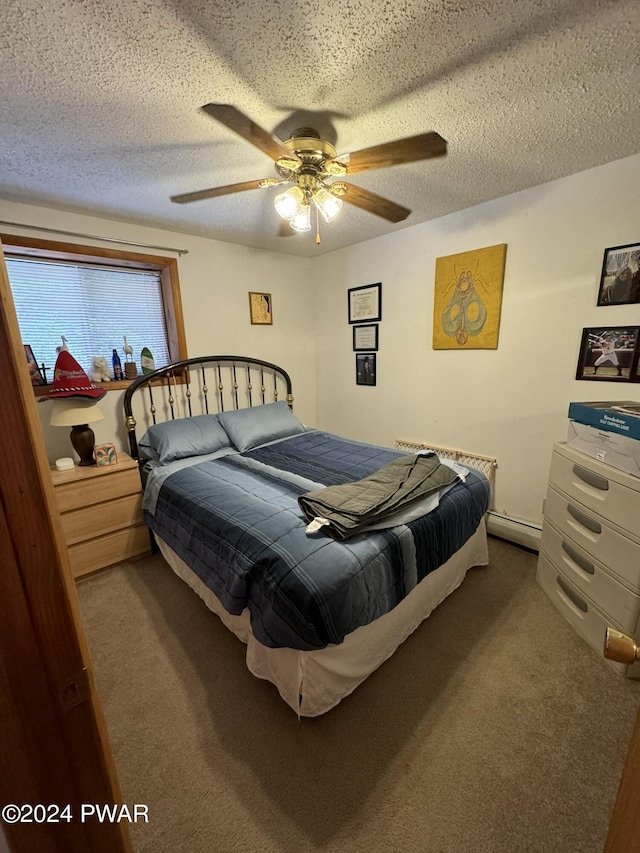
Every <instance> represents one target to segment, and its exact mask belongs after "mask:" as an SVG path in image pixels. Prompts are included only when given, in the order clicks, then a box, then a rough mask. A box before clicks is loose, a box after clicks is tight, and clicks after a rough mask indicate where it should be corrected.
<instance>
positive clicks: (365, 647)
mask: <svg viewBox="0 0 640 853" xmlns="http://www.w3.org/2000/svg"><path fill="white" fill-rule="evenodd" d="M156 540H157V542H158V547H159V548H160V551H161V553H162V555H163V557H164V558H165V560H166V561H167V563H168V564H169V565H170V566H171V568H172V569H173V571H174V572H175V573H176V574H177V575H178V577H180V578H181V579H182V580H183V581H184V582H185V583H186V584H188V586H190V587H191V588H192V589H193V590H194V591H195V592H196V593H197V594H198V595H199V596H200V598H202V600H203V601H204V603H205V604H206V605H207V607H208V608H209V609H210V610H213V612H214V613H216V614H217V615H218V616H219V617H220V619H221V620H222V621H223V622H224V624H225V625H226V626H227V628H229V630H231V631H233V633H234V634H235V635H236V636H237V637H239V639H241V640H242V642H243V643H246V645H247V666H248V668H249V670H250V671H251V672H252V673H253V675H255V676H256V677H257V678H264V679H266V680H267V681H271V682H272V683H273V684H275V686H276V687H277V688H278V691H279V693H280V695H281V696H282V698H283V699H284V701H285V702H286V703H287V704H288V705H290V706H291V708H293V710H294V711H295V712H296V713H297V714H298V716H299V717H300V716H302V717H317V716H319V715H320V714H324V713H326V712H327V711H329V710H330V709H331V708H333V707H335V706H336V705H337V704H338V702H340V700H341V699H344V697H345V696H348V695H349V694H350V693H352V692H353V691H354V690H355V689H356V687H357V686H358V685H359V684H361V683H362V682H363V681H364V680H365V678H367V676H369V675H370V674H371V673H372V672H373V671H374V670H375V669H377V668H378V667H379V666H380V664H382V663H384V661H385V660H387V658H389V657H391V655H392V654H393V653H394V652H395V650H396V649H397V648H398V646H399V645H400V644H401V643H403V642H404V641H405V640H406V639H407V637H408V636H409V635H410V634H411V633H413V631H415V629H416V628H417V627H418V625H419V624H420V623H421V622H422V621H423V620H424V619H426V618H427V616H429V614H430V613H431V612H432V611H433V610H435V608H436V607H437V606H438V605H439V604H440V603H441V602H442V601H444V599H445V598H446V597H447V596H448V595H450V594H451V593H452V592H453V591H454V590H455V589H457V587H459V586H460V584H461V583H462V581H463V580H464V578H465V575H466V573H467V571H468V570H469V569H470V568H471V567H472V566H486V565H487V563H488V562H489V553H488V546H487V534H486V530H485V523H484V519H483V520H482V521H481V522H480V525H479V527H478V529H477V530H476V532H475V533H474V534H473V536H471V537H470V538H469V539H468V540H467V541H466V542H465V544H464V545H463V546H462V548H460V550H459V551H456V553H455V554H454V555H453V556H452V557H451V558H450V559H449V560H447V562H446V563H444V565H442V566H440V568H438V569H436V570H435V571H433V572H430V573H429V574H428V575H427V577H426V578H424V580H422V581H421V582H420V583H419V584H418V586H417V587H416V588H415V589H413V590H412V591H411V592H410V593H409V595H408V596H407V597H406V598H405V599H403V600H402V601H401V602H400V604H398V605H397V606H396V607H394V609H393V610H392V611H391V612H390V613H386V614H385V615H384V616H381V617H380V618H379V619H376V620H375V622H371V623H370V624H369V625H363V626H362V627H361V628H357V629H356V630H355V631H353V632H352V633H351V634H349V635H347V637H345V639H344V641H343V642H342V643H340V645H330V646H327V647H326V648H324V649H314V650H313V651H307V652H304V651H299V650H298V649H270V648H268V647H267V646H264V645H262V643H260V642H258V640H256V638H255V637H254V636H253V633H252V631H251V625H250V619H249V611H248V610H244V611H243V613H241V614H240V616H232V615H231V614H230V613H227V611H226V610H225V609H224V607H223V606H222V604H221V603H220V601H219V600H218V598H217V596H216V595H215V594H214V593H213V592H212V591H211V590H210V589H209V588H208V587H207V586H205V584H204V583H203V582H202V581H201V580H200V578H198V576H197V575H195V574H194V573H193V572H192V571H191V569H189V568H188V566H187V565H186V563H184V562H183V561H182V560H181V559H180V557H178V556H177V554H175V553H174V552H173V551H172V550H171V548H169V546H168V545H167V544H166V543H165V542H163V541H162V539H160V537H158V536H156Z"/></svg>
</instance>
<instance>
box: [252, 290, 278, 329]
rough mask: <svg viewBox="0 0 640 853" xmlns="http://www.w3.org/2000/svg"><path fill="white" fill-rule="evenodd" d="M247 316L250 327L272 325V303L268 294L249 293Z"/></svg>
mask: <svg viewBox="0 0 640 853" xmlns="http://www.w3.org/2000/svg"><path fill="white" fill-rule="evenodd" d="M249 316H250V317H251V325H252V326H271V325H273V303H272V300H271V294H270V293H252V292H249Z"/></svg>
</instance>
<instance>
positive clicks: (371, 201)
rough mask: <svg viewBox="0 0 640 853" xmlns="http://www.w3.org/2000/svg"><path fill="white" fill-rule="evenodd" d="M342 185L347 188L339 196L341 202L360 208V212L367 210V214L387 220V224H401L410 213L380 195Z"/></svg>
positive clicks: (360, 188)
mask: <svg viewBox="0 0 640 853" xmlns="http://www.w3.org/2000/svg"><path fill="white" fill-rule="evenodd" d="M342 183H344V184H345V186H346V188H347V191H346V193H345V194H344V195H343V196H341V198H342V200H343V201H346V202H349V204H353V205H354V206H355V207H360V208H362V210H367V211H368V212H369V213H375V214H376V216H381V217H382V218H383V219H388V220H389V222H402V220H403V219H406V218H407V216H409V214H410V213H411V211H410V210H409V209H408V208H406V207H402V205H400V204H396V203H395V202H394V201H389V199H388V198H383V197H382V196H381V195H376V194H375V193H372V192H371V191H370V190H364V189H362V187H356V186H354V184H347V183H345V182H344V181H342Z"/></svg>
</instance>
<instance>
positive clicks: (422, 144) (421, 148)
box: [347, 132, 447, 175]
mask: <svg viewBox="0 0 640 853" xmlns="http://www.w3.org/2000/svg"><path fill="white" fill-rule="evenodd" d="M446 153H447V142H446V140H445V139H443V138H442V137H441V136H440V134H438V133H433V132H432V133H421V134H420V135H419V136H408V137H407V138H406V139H398V140H396V141H395V142H385V143H383V144H382V145H374V146H372V147H371V148H363V149H362V150H361V151H355V152H352V153H351V154H350V155H349V160H348V162H347V173H348V174H349V175H355V174H356V173H357V172H367V171H369V170H370V169H383V168H385V166H398V165H401V164H402V163H415V162H417V161H418V160H429V159H430V158H431V157H444V156H445V154H446Z"/></svg>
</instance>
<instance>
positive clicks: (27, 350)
mask: <svg viewBox="0 0 640 853" xmlns="http://www.w3.org/2000/svg"><path fill="white" fill-rule="evenodd" d="M24 354H25V356H26V358H27V364H28V365H29V376H30V378H31V384H32V385H46V384H47V383H46V382H45V381H44V376H43V375H42V372H41V370H40V368H39V367H38V362H37V361H36V357H35V356H34V354H33V350H32V349H31V347H30V346H29V344H24Z"/></svg>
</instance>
